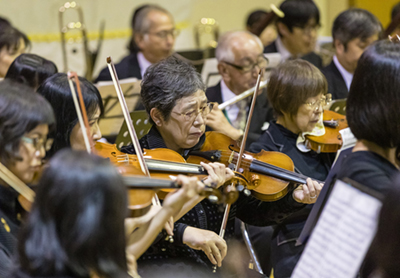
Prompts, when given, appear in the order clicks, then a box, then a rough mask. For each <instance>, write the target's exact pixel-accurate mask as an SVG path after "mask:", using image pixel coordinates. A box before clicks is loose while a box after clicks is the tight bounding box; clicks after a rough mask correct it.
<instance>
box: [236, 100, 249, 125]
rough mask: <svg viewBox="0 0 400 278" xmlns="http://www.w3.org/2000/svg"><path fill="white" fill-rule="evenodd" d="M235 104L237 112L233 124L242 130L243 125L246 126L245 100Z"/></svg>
mask: <svg viewBox="0 0 400 278" xmlns="http://www.w3.org/2000/svg"><path fill="white" fill-rule="evenodd" d="M237 106H238V108H239V112H238V114H237V117H236V119H235V121H234V122H233V126H234V127H235V128H237V129H240V130H244V127H245V126H246V118H247V117H246V116H247V106H248V104H247V100H245V99H244V100H241V101H239V102H238V103H237Z"/></svg>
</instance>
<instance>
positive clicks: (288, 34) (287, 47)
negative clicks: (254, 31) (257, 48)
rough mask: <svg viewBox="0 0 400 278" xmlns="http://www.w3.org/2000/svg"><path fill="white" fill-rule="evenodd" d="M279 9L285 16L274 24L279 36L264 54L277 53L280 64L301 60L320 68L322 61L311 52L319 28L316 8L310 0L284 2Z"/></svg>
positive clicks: (287, 0) (288, 0) (267, 47)
mask: <svg viewBox="0 0 400 278" xmlns="http://www.w3.org/2000/svg"><path fill="white" fill-rule="evenodd" d="M279 8H280V9H281V10H282V12H283V13H284V14H285V16H284V17H283V18H278V20H277V22H276V29H277V31H278V35H279V36H278V38H277V39H276V40H275V41H274V42H273V43H272V44H270V45H268V46H266V47H265V48H264V53H275V52H279V53H280V54H281V55H282V62H284V61H286V60H289V59H296V58H301V59H303V60H306V61H308V62H310V63H311V64H313V65H314V66H316V67H318V68H321V67H322V59H321V57H319V56H318V55H317V54H315V53H314V52H313V51H314V49H315V45H316V41H317V31H318V28H319V27H320V23H319V17H320V15H319V10H318V7H317V6H316V5H315V3H314V2H313V1H312V0H286V1H284V2H283V3H282V4H281V5H280V7H279Z"/></svg>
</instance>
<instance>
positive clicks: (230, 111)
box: [221, 80, 249, 124]
mask: <svg viewBox="0 0 400 278" xmlns="http://www.w3.org/2000/svg"><path fill="white" fill-rule="evenodd" d="M221 96H222V102H225V101H228V100H230V99H232V98H234V97H236V95H235V93H233V92H232V91H231V90H230V89H229V88H228V86H226V84H225V82H224V80H221ZM248 109H249V106H248V105H247V106H246V113H247V110H248ZM239 110H240V105H239V103H238V102H237V103H235V104H232V105H230V106H228V107H226V108H225V111H226V114H227V116H228V118H229V121H230V122H231V124H233V123H235V122H236V120H237V116H238V114H239Z"/></svg>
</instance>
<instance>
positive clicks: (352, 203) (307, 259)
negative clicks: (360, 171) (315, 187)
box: [292, 180, 382, 278]
mask: <svg viewBox="0 0 400 278" xmlns="http://www.w3.org/2000/svg"><path fill="white" fill-rule="evenodd" d="M381 205H382V203H381V201H380V200H378V199H376V198H375V197H372V196H370V195H368V194H367V193H364V192H362V191H360V190H358V189H356V188H354V187H353V186H351V185H349V184H347V183H344V182H342V181H340V180H338V181H337V182H336V184H335V186H334V188H333V190H332V192H331V195H330V197H329V199H328V201H327V204H326V206H325V208H324V210H323V212H322V214H321V217H320V219H319V220H318V223H317V225H316V227H315V229H314V231H313V233H312V234H311V237H310V239H309V241H308V243H307V246H306V248H305V250H304V253H303V254H302V256H301V258H300V260H299V262H298V264H297V266H296V268H295V270H294V272H293V275H292V277H293V278H328V277H332V278H337V277H341V278H347V277H348V278H353V277H355V276H356V274H357V272H358V270H359V268H360V266H361V263H362V261H363V259H364V257H365V255H366V252H367V251H368V248H369V246H370V244H371V242H372V239H373V237H374V235H375V232H376V225H377V222H378V216H379V211H380V208H381Z"/></svg>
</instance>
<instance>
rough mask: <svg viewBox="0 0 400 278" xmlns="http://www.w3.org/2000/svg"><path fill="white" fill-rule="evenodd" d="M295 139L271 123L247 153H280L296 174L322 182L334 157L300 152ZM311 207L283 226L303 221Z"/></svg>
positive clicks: (283, 129)
mask: <svg viewBox="0 0 400 278" xmlns="http://www.w3.org/2000/svg"><path fill="white" fill-rule="evenodd" d="M297 137H298V135H297V134H294V133H293V132H291V131H290V130H288V129H286V128H284V127H283V126H282V125H280V124H277V123H276V122H271V123H270V126H269V127H268V129H267V130H266V131H265V133H264V134H263V135H262V136H261V137H260V139H259V140H258V141H257V142H255V143H253V144H251V145H250V148H249V151H250V152H253V153H258V152H260V151H261V150H266V151H277V152H282V153H284V154H286V155H288V156H289V157H290V158H291V159H292V160H293V164H294V168H295V171H296V172H297V173H300V174H303V175H305V176H307V177H310V178H313V179H316V180H320V181H324V180H325V178H326V177H327V175H328V173H329V169H330V167H331V165H332V163H333V159H334V156H333V155H332V154H326V153H321V154H317V153H316V152H314V151H309V152H302V151H300V150H299V149H298V148H297V147H296V140H297ZM311 207H312V206H311V205H308V206H307V207H306V209H303V210H301V211H299V212H298V213H296V214H293V215H292V216H291V217H288V218H287V219H286V220H285V221H283V224H287V223H291V222H297V221H303V220H305V219H306V218H307V216H308V214H309V212H310V209H311Z"/></svg>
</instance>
